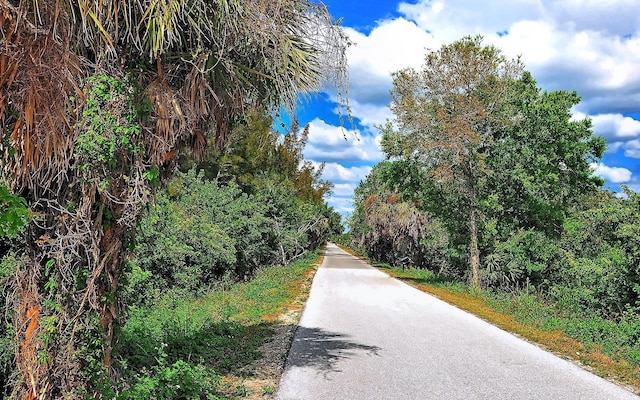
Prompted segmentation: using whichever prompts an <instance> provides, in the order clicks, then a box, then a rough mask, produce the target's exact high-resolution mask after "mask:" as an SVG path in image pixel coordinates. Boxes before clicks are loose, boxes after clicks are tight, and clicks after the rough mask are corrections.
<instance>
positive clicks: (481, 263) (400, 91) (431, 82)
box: [349, 38, 640, 321]
mask: <svg viewBox="0 0 640 400" xmlns="http://www.w3.org/2000/svg"><path fill="white" fill-rule="evenodd" d="M393 79H394V87H393V91H392V96H393V103H392V110H393V112H394V114H395V116H396V118H397V120H396V122H395V123H394V124H391V123H390V124H388V125H387V126H386V127H385V128H384V136H383V150H384V152H385V154H386V155H387V160H385V161H383V162H381V163H379V164H378V165H376V166H375V167H374V168H373V170H372V172H371V173H370V174H369V176H368V177H367V178H366V180H364V181H363V182H361V183H360V185H359V187H358V188H357V189H356V192H355V199H354V204H355V211H354V214H353V216H352V218H351V220H350V222H349V226H350V232H351V235H350V237H351V242H352V245H353V246H356V247H357V248H359V249H360V250H361V251H363V252H364V253H366V254H367V255H369V256H370V257H371V258H373V259H376V260H379V261H384V262H387V263H390V264H392V265H395V266H402V267H415V268H423V269H429V270H431V271H434V272H435V273H438V274H441V275H444V276H449V277H454V278H456V279H458V280H462V281H467V282H470V283H471V284H472V285H473V286H476V287H482V288H484V289H489V290H494V291H499V292H503V293H504V292H506V293H523V292H524V293H531V294H536V295H539V296H541V297H542V299H543V300H544V301H550V302H554V303H555V304H557V305H558V307H559V308H560V309H562V310H564V312H569V313H571V312H575V313H584V314H589V315H594V314H595V315H598V316H601V317H603V318H606V319H609V320H614V321H620V320H622V319H627V320H632V319H634V318H637V317H636V316H637V314H638V312H639V311H640V310H639V307H640V195H638V194H637V193H634V192H633V191H632V190H630V189H629V188H626V187H623V189H622V193H620V194H614V193H612V192H610V191H607V190H604V189H602V184H603V181H602V180H601V179H600V178H597V177H594V176H593V170H592V166H591V165H592V163H595V162H597V161H598V160H599V159H600V157H602V155H603V152H604V150H605V142H604V139H602V138H598V137H594V136H593V133H592V130H591V123H590V121H589V120H588V119H584V120H575V119H573V118H572V115H571V108H572V107H573V106H575V105H576V104H578V102H579V97H578V96H577V94H576V93H571V92H566V91H554V92H546V91H542V90H540V89H539V88H538V87H537V86H536V82H535V80H534V79H533V77H532V76H531V74H530V73H528V72H526V71H525V70H524V68H523V66H522V65H521V64H520V63H519V61H518V60H507V59H506V58H505V57H504V56H502V55H501V54H500V52H499V51H498V50H497V49H496V48H494V47H492V46H484V45H482V42H481V38H464V39H462V40H460V41H458V42H455V43H453V44H451V45H446V46H443V47H442V48H441V49H439V50H437V51H433V52H431V53H429V54H428V55H427V56H426V57H425V63H424V65H423V68H422V69H421V70H419V71H418V70H413V69H406V70H402V71H399V72H398V73H395V74H394V76H393Z"/></svg>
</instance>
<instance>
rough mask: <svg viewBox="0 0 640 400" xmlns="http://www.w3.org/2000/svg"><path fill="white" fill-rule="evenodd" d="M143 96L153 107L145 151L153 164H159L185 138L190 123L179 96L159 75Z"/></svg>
mask: <svg viewBox="0 0 640 400" xmlns="http://www.w3.org/2000/svg"><path fill="white" fill-rule="evenodd" d="M144 93H145V96H146V98H147V100H148V101H149V104H150V105H151V108H152V109H153V114H152V117H151V121H152V124H154V128H153V134H152V137H150V138H148V139H147V140H145V141H146V145H147V152H148V155H149V156H150V158H151V161H152V162H153V163H154V164H161V163H162V162H163V160H166V156H167V154H169V153H171V152H172V151H174V150H175V148H176V146H177V144H178V142H179V141H180V140H184V139H185V134H186V132H187V131H188V129H189V127H190V125H191V124H189V120H188V117H189V116H188V115H185V113H184V111H183V109H182V106H181V103H184V102H183V101H181V99H180V97H179V93H177V92H175V91H174V90H173V89H172V88H171V87H170V86H169V84H168V83H167V81H166V79H164V76H162V75H160V76H159V77H158V78H157V79H155V80H154V81H153V82H151V83H150V84H149V85H148V86H147V87H146V88H145V91H144Z"/></svg>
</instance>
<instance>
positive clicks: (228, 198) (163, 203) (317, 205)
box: [0, 112, 343, 398]
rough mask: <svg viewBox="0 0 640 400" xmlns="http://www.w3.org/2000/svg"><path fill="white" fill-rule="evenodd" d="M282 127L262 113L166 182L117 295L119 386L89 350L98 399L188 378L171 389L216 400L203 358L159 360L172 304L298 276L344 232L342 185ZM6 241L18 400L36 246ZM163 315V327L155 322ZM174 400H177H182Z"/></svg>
mask: <svg viewBox="0 0 640 400" xmlns="http://www.w3.org/2000/svg"><path fill="white" fill-rule="evenodd" d="M272 126H273V118H271V117H269V116H266V115H264V114H263V113H260V112H251V113H249V114H248V115H247V118H246V120H244V121H243V122H241V123H239V124H238V125H237V126H236V127H235V128H234V130H233V133H232V134H233V140H231V141H230V142H229V143H228V144H227V145H226V146H225V147H224V148H222V149H220V150H217V151H214V152H211V153H210V154H209V155H207V156H206V157H204V159H201V160H199V161H197V162H196V161H194V159H193V158H191V157H187V156H185V157H183V158H182V160H181V169H183V170H184V171H183V172H178V173H177V174H176V176H174V177H173V178H172V179H171V180H170V181H168V182H166V184H165V185H164V188H163V189H161V190H159V191H158V193H157V195H156V198H155V201H154V202H152V203H151V204H149V205H148V207H147V209H146V212H144V213H143V214H142V216H141V218H140V220H139V222H138V224H137V226H136V229H135V231H133V232H132V234H131V236H130V238H129V251H128V254H129V256H128V257H127V258H126V261H125V266H124V274H123V276H122V278H121V280H122V282H121V284H120V287H119V292H118V301H119V303H121V305H120V307H121V309H122V310H123V314H122V316H121V317H120V319H119V324H118V327H119V330H120V331H121V332H122V334H124V337H123V339H122V340H118V344H117V345H116V346H115V348H114V351H113V363H114V366H115V367H116V368H117V369H118V370H119V371H120V374H121V376H120V379H119V381H113V382H111V381H109V380H107V379H105V377H104V376H103V375H102V372H101V371H102V365H101V361H100V355H101V351H100V348H99V347H90V346H88V347H87V348H85V349H84V355H85V357H86V363H87V364H86V366H85V368H84V373H86V374H87V379H88V380H89V381H90V382H91V384H92V386H93V387H94V390H96V391H95V392H94V395H101V396H106V397H109V398H113V397H118V398H130V397H131V396H133V397H131V398H135V396H136V393H138V394H139V393H146V392H144V390H149V388H150V387H153V388H155V387H161V386H162V382H163V379H167V374H169V375H172V374H176V373H177V374H180V375H179V376H175V377H173V378H171V379H173V381H176V382H179V383H180V382H185V383H188V382H191V381H194V382H197V381H199V380H202V382H201V385H200V386H201V392H202V393H204V394H203V396H206V393H207V390H214V389H213V388H214V387H215V386H216V385H217V382H218V380H219V377H218V375H217V374H216V371H214V370H213V369H210V368H208V367H205V366H204V365H207V363H206V362H205V363H204V364H203V360H201V359H200V358H199V356H198V355H197V354H192V355H191V356H192V357H193V360H192V361H190V360H185V359H183V358H181V357H180V356H179V355H176V354H177V353H176V354H174V355H173V356H171V357H170V356H168V355H167V354H165V353H164V351H165V350H166V349H165V350H163V349H160V350H157V349H156V351H155V353H149V349H152V350H153V349H154V346H155V347H157V346H158V343H159V342H158V341H157V340H156V338H155V337H152V336H150V335H151V333H150V332H152V331H153V329H156V326H165V325H166V326H169V325H171V324H172V323H174V322H175V321H173V320H172V319H171V318H172V317H171V311H170V309H171V307H172V305H176V304H185V303H188V302H189V301H194V302H196V301H197V299H198V298H199V297H200V296H205V295H208V294H210V293H212V292H214V291H216V290H218V289H222V288H226V287H229V285H233V284H234V282H240V281H247V280H250V279H251V278H252V277H253V276H254V275H255V274H256V272H257V271H259V270H261V269H263V268H265V267H269V266H276V265H288V264H289V263H291V262H292V261H294V260H297V259H298V258H301V257H302V256H304V255H305V254H307V253H309V252H310V251H313V250H315V249H317V248H318V247H319V246H321V245H322V244H323V243H324V242H325V241H326V240H327V239H328V238H329V237H330V236H331V235H334V234H336V233H340V232H342V230H343V226H342V225H341V216H340V214H338V213H337V212H336V211H334V210H333V209H332V208H331V207H329V206H328V205H327V204H326V202H325V200H324V199H325V197H326V196H327V195H328V193H329V192H330V190H331V188H332V185H331V184H330V183H329V182H326V181H324V180H322V179H321V178H320V175H321V173H322V168H321V166H320V168H315V167H314V166H313V165H312V164H311V163H310V162H308V161H305V160H304V157H303V153H302V152H303V149H304V146H305V143H306V140H307V135H308V130H307V128H301V127H300V126H299V125H298V123H297V122H296V121H294V122H293V123H292V124H291V126H290V127H289V129H288V131H287V132H286V133H285V134H281V133H280V132H277V131H275V130H274V129H273V128H272ZM13 198H15V196H13ZM16 201H18V200H16ZM16 229H17V228H16ZM2 240H3V242H2V244H3V246H4V249H5V251H6V254H5V255H4V256H3V257H2V263H1V264H0V284H1V285H2V286H3V289H7V290H3V291H2V292H0V307H1V309H2V310H3V312H2V313H1V315H2V318H3V322H4V323H3V324H0V386H1V387H2V390H1V391H0V394H1V395H2V396H8V395H9V394H10V393H11V391H12V383H13V382H15V375H16V372H17V371H16V369H15V354H14V349H15V348H16V345H17V344H16V343H15V334H14V330H13V319H12V314H11V306H12V302H13V301H15V297H14V293H13V292H12V291H11V290H9V289H12V288H11V286H10V285H9V284H8V283H10V279H11V278H12V276H13V274H15V271H16V266H17V265H19V264H20V263H24V262H25V259H24V257H23V256H22V254H24V246H25V244H24V242H23V241H21V240H20V239H19V238H14V239H11V240H10V239H7V238H5V239H2ZM190 299H193V300H190ZM158 309H162V310H164V312H159V311H158ZM153 313H156V314H157V315H156V317H154V318H152V319H148V318H147V315H150V314H153ZM158 315H160V317H158ZM129 317H132V318H133V319H131V321H130V320H129ZM158 318H166V321H164V320H158ZM211 318H213V316H212V317H211ZM167 335H168V334H167ZM169 336H170V335H169ZM207 337H208V336H207ZM166 340H167V339H166V338H165V341H166ZM166 351H169V350H166ZM158 354H164V355H163V356H162V357H164V358H162V359H158V357H157V355H158ZM154 357H155V358H154ZM167 357H168V358H167ZM216 362H221V360H216ZM207 382H209V383H210V384H211V386H210V387H209V386H207V385H208V383H207ZM192 383H193V382H192ZM214 383H215V384H214ZM193 385H195V386H197V385H196V384H195V383H193ZM195 386H194V387H195ZM140 391H142V392H140ZM170 392H171V391H169V392H168V393H169V395H168V397H167V398H172V397H171V396H172V395H171V394H170ZM128 396H129V397H128Z"/></svg>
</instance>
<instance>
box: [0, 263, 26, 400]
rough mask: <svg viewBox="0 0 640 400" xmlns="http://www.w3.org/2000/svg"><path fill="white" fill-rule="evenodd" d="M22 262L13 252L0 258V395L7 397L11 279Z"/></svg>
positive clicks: (12, 335) (11, 352)
mask: <svg viewBox="0 0 640 400" xmlns="http://www.w3.org/2000/svg"><path fill="white" fill-rule="evenodd" d="M21 262H24V260H23V259H21V258H20V257H18V256H16V254H14V253H13V252H10V253H8V254H4V255H2V257H1V258H0V397H2V398H7V397H8V396H9V394H10V393H7V391H10V389H11V386H10V385H9V383H10V382H11V379H12V378H14V377H13V376H12V374H13V373H14V372H15V358H14V357H15V346H16V345H15V332H14V326H13V314H12V306H13V301H14V300H15V299H14V297H13V296H14V290H15V282H14V280H13V278H14V276H15V273H16V269H17V265H18V263H21Z"/></svg>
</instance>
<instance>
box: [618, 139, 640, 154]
mask: <svg viewBox="0 0 640 400" xmlns="http://www.w3.org/2000/svg"><path fill="white" fill-rule="evenodd" d="M622 147H623V148H624V155H625V156H626V157H631V158H640V139H636V140H632V141H630V142H627V143H625V144H624V145H623V146H622Z"/></svg>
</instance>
